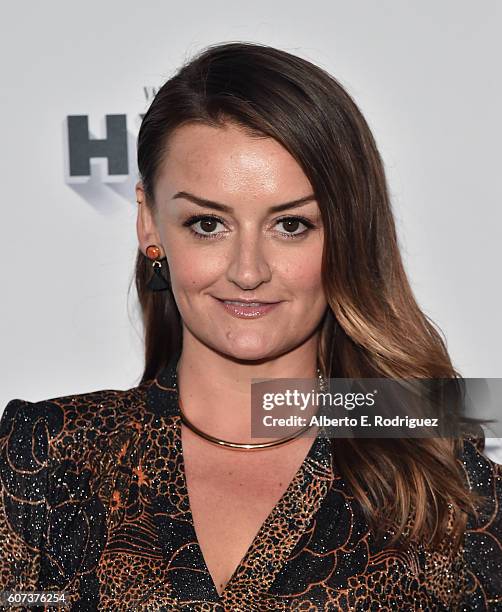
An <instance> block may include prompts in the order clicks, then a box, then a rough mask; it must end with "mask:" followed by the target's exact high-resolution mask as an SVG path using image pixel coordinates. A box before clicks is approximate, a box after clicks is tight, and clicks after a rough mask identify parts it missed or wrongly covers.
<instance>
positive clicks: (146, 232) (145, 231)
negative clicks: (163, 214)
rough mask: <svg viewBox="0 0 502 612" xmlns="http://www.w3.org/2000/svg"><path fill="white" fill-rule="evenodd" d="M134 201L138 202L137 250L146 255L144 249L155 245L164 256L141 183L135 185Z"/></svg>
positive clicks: (153, 218)
mask: <svg viewBox="0 0 502 612" xmlns="http://www.w3.org/2000/svg"><path fill="white" fill-rule="evenodd" d="M135 191H136V201H137V202H138V216H137V219H136V232H137V234H138V242H139V248H140V249H141V252H142V253H143V254H144V255H146V248H147V246H149V245H150V244H155V245H156V246H158V247H159V248H160V250H161V251H162V256H164V253H163V248H162V243H161V240H160V234H159V232H158V230H157V226H156V223H155V217H154V215H153V213H152V210H151V208H150V207H149V206H148V205H147V202H146V194H145V191H144V188H143V184H142V182H141V181H139V182H138V183H136V187H135Z"/></svg>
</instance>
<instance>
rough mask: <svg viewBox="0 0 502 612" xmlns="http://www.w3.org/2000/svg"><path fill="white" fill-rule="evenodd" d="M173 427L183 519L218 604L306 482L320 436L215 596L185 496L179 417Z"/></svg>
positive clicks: (216, 590) (185, 485)
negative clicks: (287, 502) (279, 511)
mask: <svg viewBox="0 0 502 612" xmlns="http://www.w3.org/2000/svg"><path fill="white" fill-rule="evenodd" d="M174 427H175V432H174V434H175V435H174V442H175V445H176V451H177V454H178V457H179V463H178V469H179V476H180V486H179V492H180V493H181V495H183V496H184V497H185V499H186V509H185V517H186V520H187V524H188V526H189V530H190V540H191V541H192V542H193V543H194V544H195V546H196V547H197V549H198V552H199V553H200V559H201V562H202V564H203V570H204V572H205V573H206V574H207V576H208V577H209V579H210V582H211V588H212V591H213V595H214V597H215V598H217V599H218V601H222V600H223V599H224V597H225V595H226V594H227V593H228V592H229V591H230V590H231V589H232V587H233V586H234V583H235V582H236V581H237V578H238V575H239V574H240V573H241V571H242V570H243V569H244V567H245V565H246V561H247V560H248V559H249V558H250V557H252V555H253V554H254V553H255V552H256V549H257V547H258V544H259V542H260V539H261V535H262V534H263V533H264V532H265V531H266V530H267V529H268V528H269V527H270V525H271V522H272V520H273V517H274V514H275V513H276V512H277V509H278V508H280V507H281V506H283V505H284V502H285V500H286V499H287V498H288V497H290V496H291V494H292V493H293V491H294V488H295V486H297V485H298V483H302V484H305V483H306V478H305V475H306V474H305V473H306V469H307V468H306V464H307V463H308V461H309V460H310V459H312V458H313V457H314V456H315V454H316V452H318V450H319V444H320V440H321V438H320V437H319V436H316V438H315V439H314V441H313V442H312V444H311V445H310V447H309V451H308V453H307V454H306V455H305V457H304V459H303V461H302V463H301V465H300V466H299V468H298V469H297V471H296V472H295V475H294V476H293V478H292V479H291V480H290V482H289V484H288V486H287V487H286V489H285V491H284V492H283V494H282V495H281V497H280V498H279V500H278V501H277V503H276V504H275V505H274V507H273V509H272V510H271V511H270V512H269V514H268V515H267V517H266V518H265V520H264V521H263V522H262V524H261V525H260V527H259V529H258V531H257V532H256V534H255V536H254V538H253V540H252V541H251V544H250V545H249V547H248V549H247V551H246V552H245V554H244V556H243V557H242V558H241V560H240V561H239V563H238V564H237V566H236V567H235V569H234V571H233V572H232V575H231V576H230V578H229V580H228V581H227V583H226V585H225V587H224V589H223V591H222V592H221V593H218V589H217V587H216V583H215V580H214V578H213V576H212V574H211V572H210V571H209V567H208V565H207V562H206V559H205V558H204V554H203V552H202V547H201V545H200V542H199V539H198V537H197V532H196V530H195V523H194V519H193V514H192V507H191V504H190V495H189V493H188V484H187V476H186V471H185V459H184V455H183V443H182V429H181V427H182V421H181V416H180V415H179V416H178V418H177V419H176V421H175V424H174Z"/></svg>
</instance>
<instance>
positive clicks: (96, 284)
mask: <svg viewBox="0 0 502 612" xmlns="http://www.w3.org/2000/svg"><path fill="white" fill-rule="evenodd" d="M501 7H502V5H501V3H500V2H498V1H497V0H483V1H481V2H478V3H473V2H467V1H459V0H443V1H442V2H436V1H433V0H420V1H418V0H417V1H416V2H412V1H405V2H403V1H402V0H393V1H391V0H380V1H379V2H374V1H373V0H351V2H350V3H349V2H342V1H341V0H331V2H329V3H328V2H319V1H311V2H308V3H305V2H296V3H295V2H292V1H291V0H287V1H286V0H276V1H275V2H272V3H271V2H269V1H267V2H264V1H263V0H255V1H254V2H253V3H247V4H246V3H244V4H243V3H234V4H231V3H228V2H224V1H222V0H213V2H211V3H206V2H202V1H200V0H199V1H198V2H190V3H174V2H172V3H167V2H165V1H162V2H161V1H158V0H150V1H149V2H144V3H138V2H132V1H131V0H121V1H120V2H118V1H117V0H114V1H111V0H108V2H104V3H103V2H98V1H97V0H89V1H88V2H86V3H83V4H82V3H80V4H77V3H69V2H63V1H62V0H57V1H52V2H46V3H30V4H26V3H22V2H19V3H9V5H8V7H7V8H5V7H4V11H3V19H2V25H1V26H0V28H1V36H0V58H1V60H0V61H1V62H2V71H1V74H2V90H3V95H2V98H1V102H0V103H1V110H2V112H1V119H0V120H1V136H2V142H3V161H2V164H1V172H2V176H1V178H2V182H1V187H2V192H1V193H2V223H1V243H0V244H1V249H2V257H1V260H0V261H1V264H0V266H1V275H2V276H1V278H2V300H1V309H2V311H1V316H0V326H1V338H2V344H1V352H0V361H1V363H0V377H1V385H0V412H1V410H2V409H3V407H4V406H5V404H6V403H7V402H8V401H9V400H10V399H12V398H17V397H20V398H24V399H27V400H31V401H35V400H40V399H46V398H50V397H56V396H61V395H66V394H71V393H81V392H86V391H92V390H97V389H103V388H127V387H130V386H133V385H135V384H137V382H138V380H139V377H140V374H141V368H142V344H141V328H140V320H139V310H138V306H137V302H136V296H135V292H134V290H131V292H130V297H129V299H128V285H129V282H130V281H131V279H132V273H133V264H134V258H135V254H136V248H137V239H136V233H135V219H136V202H135V195H134V189H133V186H134V183H135V181H136V178H137V177H136V172H137V169H136V161H135V138H136V135H137V131H138V128H139V124H140V117H139V115H140V113H143V112H145V110H146V109H147V107H148V105H149V97H148V96H149V95H151V91H152V89H155V88H158V87H159V86H160V85H161V84H162V83H163V82H164V81H165V80H166V79H167V78H168V77H169V76H171V75H172V73H173V72H174V71H175V70H176V69H177V68H178V67H179V66H180V64H181V63H182V62H183V61H184V60H185V59H186V58H188V57H190V56H191V55H192V54H194V53H195V52H196V51H198V50H199V49H202V48H203V47H204V46H206V45H207V44H211V43H216V42H223V41H230V40H234V41H235V40H242V41H251V42H260V43H266V44H271V45H273V46H277V47H280V48H282V49H285V50H287V51H291V52H293V53H296V54H298V55H301V56H303V57H305V58H306V59H309V60H311V61H313V62H315V63H317V64H319V65H321V66H322V67H323V68H325V69H327V70H328V71H329V72H331V73H332V74H333V75H334V76H335V77H336V78H337V79H339V80H340V81H341V83H342V84H343V85H344V86H345V87H346V88H347V90H348V91H349V93H350V94H351V95H352V96H353V97H354V98H355V100H356V102H357V103H358V105H359V106H360V108H361V110H362V111H363V113H364V114H365V116H366V118H367V120H368V122H369V124H370V126H371V128H372V129H373V132H374V135H375V137H376V140H377V143H378V144H379V147H380V150H381V153H382V156H383V159H384V162H385V164H386V169H387V174H388V179H389V183H390V187H391V194H392V198H393V205H394V209H395V214H396V220H397V225H398V231H399V236H400V242H401V247H402V250H403V256H404V259H405V263H406V266H407V269H408V272H409V275H410V277H411V281H412V285H413V288H414V290H415V292H416V296H417V298H418V300H419V302H420V304H421V306H422V308H423V310H424V311H425V312H426V314H428V315H429V316H430V317H431V318H432V319H433V320H434V321H435V322H437V324H438V325H439V326H440V327H441V329H442V330H443V331H444V333H445V334H446V338H447V341H448V348H449V350H450V353H451V355H452V358H453V360H454V364H455V366H456V367H457V368H458V369H460V371H461V372H462V374H463V375H464V376H468V377H502V359H501V357H500V347H501V345H502V332H501V325H500V313H501V308H500V304H501V281H500V279H501V275H500V264H501V261H502V257H501V251H502V247H501V241H500V226H501V221H502V213H501V195H502V187H501V183H500V181H499V180H498V176H499V175H500V163H501V156H500V142H501V141H502V130H501V121H500V112H501V111H500V109H501V108H502V77H501V69H500V58H501V57H502V38H501V37H500V31H501V29H502V8H501ZM114 114H118V115H125V116H126V121H127V133H128V135H127V143H128V144H127V148H128V151H129V174H128V175H126V176H123V177H121V178H120V180H119V181H118V182H117V181H115V182H111V181H109V180H108V179H107V176H106V175H107V164H106V162H104V160H97V159H96V160H94V161H93V162H92V164H91V168H92V172H91V177H90V178H87V179H85V181H84V182H80V183H69V182H68V178H67V172H68V167H67V166H68V136H67V130H66V125H67V117H68V116H69V115H86V116H87V117H88V120H89V131H90V132H91V133H92V135H93V137H94V138H105V137H106V131H105V123H104V122H105V116H106V115H114ZM489 452H490V453H492V454H493V456H496V455H495V453H497V452H500V450H499V451H497V448H496V447H495V446H493V447H492V450H490V448H489ZM498 460H499V461H502V453H500V454H499V458H498Z"/></svg>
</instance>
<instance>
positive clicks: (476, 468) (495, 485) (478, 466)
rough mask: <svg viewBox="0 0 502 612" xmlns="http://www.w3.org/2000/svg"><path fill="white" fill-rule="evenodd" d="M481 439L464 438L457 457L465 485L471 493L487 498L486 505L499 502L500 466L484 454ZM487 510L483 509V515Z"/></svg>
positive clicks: (501, 471)
mask: <svg viewBox="0 0 502 612" xmlns="http://www.w3.org/2000/svg"><path fill="white" fill-rule="evenodd" d="M484 447H485V443H484V438H483V437H468V436H466V437H464V438H463V440H462V447H461V452H460V454H459V455H458V457H457V461H458V462H459V464H460V466H461V468H462V470H463V474H464V477H465V480H466V483H467V485H468V487H469V489H470V490H471V491H474V492H476V493H479V494H480V495H483V496H484V497H486V498H487V504H490V503H491V506H492V508H491V510H492V511H493V510H494V504H495V503H496V502H497V500H498V501H501V495H502V480H501V479H502V465H501V464H499V463H497V462H495V461H494V460H492V459H490V458H489V457H488V456H487V455H486V454H485V452H484ZM488 510H489V508H488V507H485V509H484V511H483V512H484V513H485V514H486V512H487V511H488Z"/></svg>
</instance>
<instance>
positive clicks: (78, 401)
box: [0, 360, 502, 612]
mask: <svg viewBox="0 0 502 612" xmlns="http://www.w3.org/2000/svg"><path fill="white" fill-rule="evenodd" d="M175 367H176V362H175V361H173V360H171V362H170V363H169V365H167V366H166V367H165V368H164V369H163V370H162V371H161V372H160V373H159V375H158V376H157V377H156V379H155V380H149V381H146V382H144V383H142V384H140V385H139V386H137V387H133V388H131V389H128V390H101V391H94V392H90V393H85V394H79V395H71V396H67V397H59V398H55V399H50V400H44V401H39V402H29V401H24V400H20V399H13V400H11V401H10V402H9V403H8V404H7V406H6V408H5V411H4V413H3V416H2V420H1V425H0V488H1V499H0V591H2V590H3V591H38V592H40V591H51V592H52V591H60V590H64V591H65V593H66V599H67V601H70V602H71V606H70V609H71V610H85V611H88V610H152V611H153V610H158V611H160V610H180V611H188V610H195V611H207V612H209V611H221V612H223V611H232V612H234V611H241V612H248V611H249V612H253V611H257V612H261V611H267V610H296V611H298V612H300V611H306V612H316V611H324V610H344V611H345V610H356V611H357V610H404V611H408V610H428V611H442V610H445V611H446V610H448V611H449V610H460V611H464V612H471V611H475V610H490V611H497V610H498V611H502V466H501V465H499V464H496V463H494V462H493V461H491V460H490V459H488V458H487V457H485V456H484V455H483V453H482V448H483V443H482V441H481V440H477V439H465V441H464V445H463V453H462V455H461V456H460V457H459V458H458V462H459V465H460V466H461V467H462V468H463V470H464V473H465V476H466V479H467V481H468V482H469V486H470V487H472V488H473V489H475V490H477V491H479V492H482V493H484V494H485V495H486V496H487V497H488V499H489V503H488V505H487V507H486V508H485V511H484V513H483V515H482V517H481V518H480V519H479V520H478V522H476V523H475V522H474V520H473V519H472V518H471V519H470V522H469V524H468V527H467V530H466V533H465V537H464V541H463V547H462V548H461V550H460V551H459V552H458V553H457V554H456V555H452V554H450V553H449V552H448V545H447V543H445V546H444V548H441V549H440V550H435V551H430V550H427V549H425V548H423V547H422V546H421V545H418V544H417V545H415V544H413V545H411V544H409V545H407V546H406V547H404V548H396V547H390V546H389V545H388V543H387V542H388V538H387V539H386V540H385V541H384V542H383V543H382V542H381V543H380V545H377V544H376V543H375V540H374V538H373V535H372V533H371V531H370V530H369V529H368V525H367V523H366V522H365V519H364V517H363V514H362V511H361V508H360V506H359V505H358V503H357V502H356V500H355V498H354V497H353V496H352V495H351V492H350V489H349V487H348V486H347V484H346V483H345V482H344V480H343V478H342V477H341V475H340V474H339V473H338V472H337V469H336V465H333V462H332V460H331V451H330V442H331V441H330V440H329V439H328V438H325V437H322V436H318V437H316V438H315V440H314V442H313V444H312V446H311V447H310V450H309V452H308V455H307V456H306V458H305V460H304V462H303V464H302V465H301V466H300V468H299V469H298V471H297V473H296V475H295V476H294V478H293V479H292V481H291V482H290V484H289V486H288V488H287V489H286V491H285V492H284V494H283V496H282V497H281V498H280V500H279V502H278V503H277V505H276V506H275V508H274V509H273V510H272V512H271V513H270V514H269V516H268V517H267V519H266V520H265V522H264V523H263V524H262V526H261V528H260V529H259V530H258V532H257V534H256V536H255V539H254V541H253V542H252V544H251V546H250V548H249V549H248V551H247V553H246V554H245V555H244V557H243V558H242V560H241V562H240V564H239V566H238V567H237V569H236V570H235V572H234V574H233V575H232V577H231V579H230V581H229V582H228V584H227V585H226V587H225V589H224V591H223V593H222V594H221V595H218V592H217V590H216V587H215V585H214V582H213V580H212V578H211V575H210V573H209V571H208V568H207V566H206V563H205V561H204V557H203V555H202V553H201V548H200V546H199V544H198V542H197V537H196V534H195V529H194V524H193V520H192V515H191V512H190V505H189V500H188V493H187V485H186V480H185V472H184V464H183V456H182V447H181V427H180V415H179V408H178V401H177V390H176V388H175V387H176V385H175V383H176V369H175ZM6 609H24V608H19V607H18V608H14V607H11V608H6ZM27 609H30V610H33V609H36V608H27ZM38 609H41V608H38ZM47 609H48V608H47ZM51 609H55V608H51ZM67 609H68V608H67Z"/></svg>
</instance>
